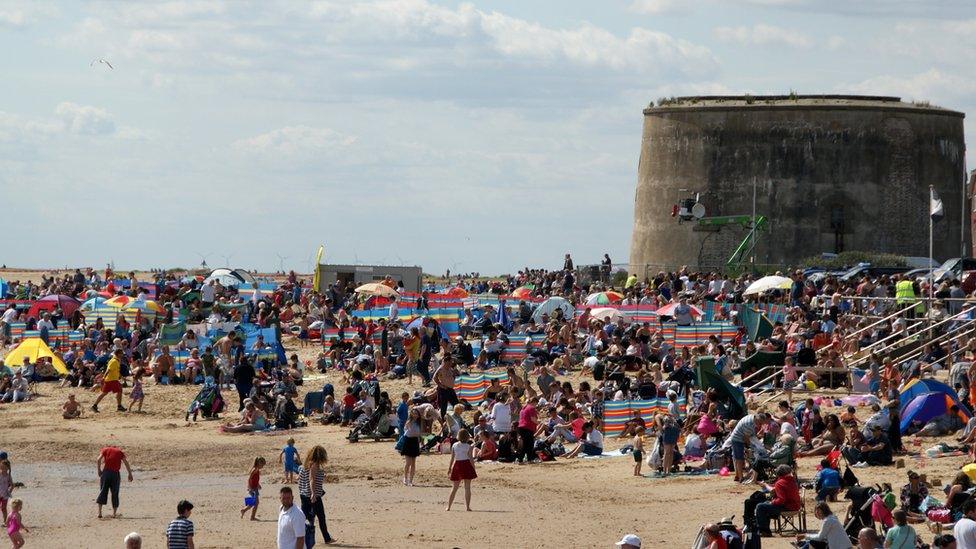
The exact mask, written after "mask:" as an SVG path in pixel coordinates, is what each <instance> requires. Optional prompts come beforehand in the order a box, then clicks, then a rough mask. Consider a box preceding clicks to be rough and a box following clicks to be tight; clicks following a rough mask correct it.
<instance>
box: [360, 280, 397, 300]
mask: <svg viewBox="0 0 976 549" xmlns="http://www.w3.org/2000/svg"><path fill="white" fill-rule="evenodd" d="M356 293H357V294H365V295H378V296H383V297H400V294H398V293H397V291H396V290H394V289H393V288H391V287H389V286H387V285H386V284H380V283H379V282H369V283H366V284H363V285H362V286H360V287H358V288H356Z"/></svg>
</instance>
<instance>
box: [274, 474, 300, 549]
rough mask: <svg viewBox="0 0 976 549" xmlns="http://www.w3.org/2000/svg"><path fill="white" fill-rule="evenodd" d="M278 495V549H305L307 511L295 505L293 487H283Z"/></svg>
mask: <svg viewBox="0 0 976 549" xmlns="http://www.w3.org/2000/svg"><path fill="white" fill-rule="evenodd" d="M278 497H279V499H280V501H281V511H280V512H279V513H278V549H305V513H303V512H302V510H301V508H300V507H298V506H297V505H295V494H294V493H292V491H291V487H289V486H285V487H282V489H281V492H280V493H279V496H278Z"/></svg>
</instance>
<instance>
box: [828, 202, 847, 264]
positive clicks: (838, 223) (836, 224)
mask: <svg viewBox="0 0 976 549" xmlns="http://www.w3.org/2000/svg"><path fill="white" fill-rule="evenodd" d="M830 230H832V231H833V232H834V253H835V254H839V253H841V252H843V251H844V207H843V206H834V207H833V208H831V210H830Z"/></svg>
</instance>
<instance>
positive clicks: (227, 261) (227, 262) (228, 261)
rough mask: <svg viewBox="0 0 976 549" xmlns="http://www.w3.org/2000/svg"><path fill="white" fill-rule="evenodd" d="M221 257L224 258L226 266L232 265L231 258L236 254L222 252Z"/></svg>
mask: <svg viewBox="0 0 976 549" xmlns="http://www.w3.org/2000/svg"><path fill="white" fill-rule="evenodd" d="M220 257H222V258H224V267H230V258H232V257H234V254H228V255H224V254H220Z"/></svg>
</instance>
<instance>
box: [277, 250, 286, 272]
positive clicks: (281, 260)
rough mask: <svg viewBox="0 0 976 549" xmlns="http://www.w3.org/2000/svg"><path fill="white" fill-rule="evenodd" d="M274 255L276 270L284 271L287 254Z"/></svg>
mask: <svg viewBox="0 0 976 549" xmlns="http://www.w3.org/2000/svg"><path fill="white" fill-rule="evenodd" d="M275 255H276V256H278V270H279V271H281V272H285V260H286V259H288V256H287V255H281V254H279V253H276V254H275Z"/></svg>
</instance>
